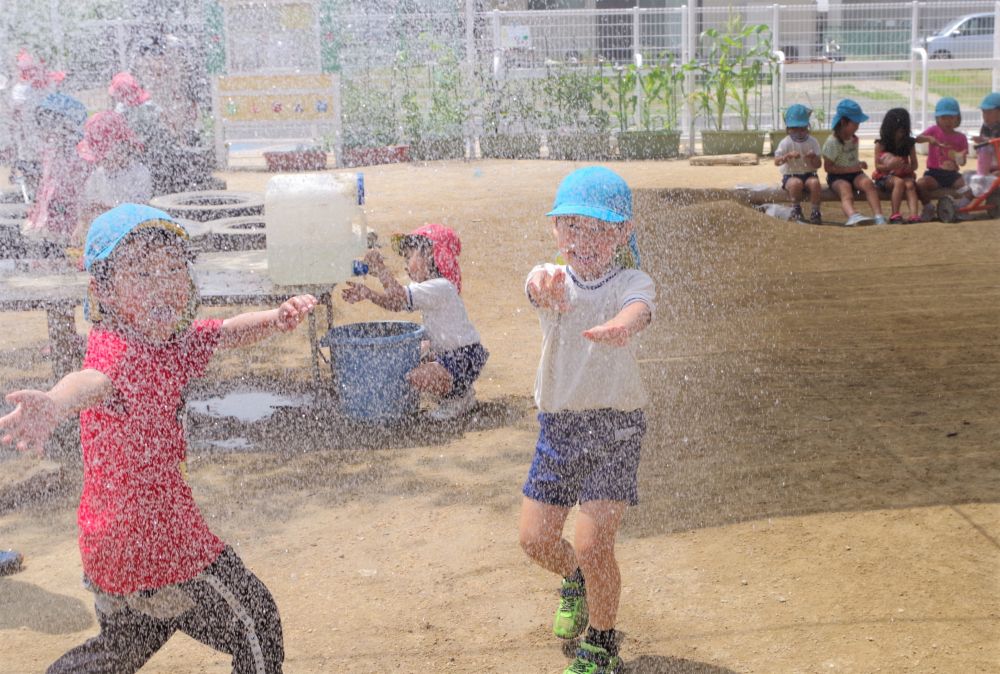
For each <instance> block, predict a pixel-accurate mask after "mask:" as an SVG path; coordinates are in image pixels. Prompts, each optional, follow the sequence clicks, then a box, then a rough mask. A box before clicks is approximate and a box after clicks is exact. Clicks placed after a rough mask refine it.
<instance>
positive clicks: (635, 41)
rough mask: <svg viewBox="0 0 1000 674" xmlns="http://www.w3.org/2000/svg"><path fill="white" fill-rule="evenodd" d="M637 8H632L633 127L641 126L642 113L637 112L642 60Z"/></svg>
mask: <svg viewBox="0 0 1000 674" xmlns="http://www.w3.org/2000/svg"><path fill="white" fill-rule="evenodd" d="M639 11H640V10H639V8H638V7H633V8H632V63H634V64H635V68H636V74H637V77H636V78H635V100H636V106H635V113H634V114H635V119H634V120H633V122H634V123H635V128H637V129H641V128H642V115H641V114H640V113H639V111H640V110H642V84H641V81H640V77H641V76H642V75H641V72H640V70H641V68H642V62H643V56H642V52H641V51H639V39H640V37H641V31H640V30H639Z"/></svg>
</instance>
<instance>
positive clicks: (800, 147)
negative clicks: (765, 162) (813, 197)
mask: <svg viewBox="0 0 1000 674" xmlns="http://www.w3.org/2000/svg"><path fill="white" fill-rule="evenodd" d="M789 152H798V153H799V155H801V156H800V157H799V158H798V159H790V160H789V161H788V163H787V164H782V165H781V166H779V167H778V168H779V169H780V170H781V174H782V175H794V174H797V173H816V169H815V168H814V167H812V166H810V165H809V164H807V163H806V160H805V156H806V155H807V154H809V153H810V152H812V153H813V154H815V155H816V156H817V157H819V156H820V152H821V150H820V147H819V141H818V140H816V139H815V138H813V137H812V136H809V137H808V138H806V139H805V140H804V141H802V142H801V143H796V142H795V141H794V140H792V137H791V136H785V137H784V138H782V139H781V142H780V143H778V149H777V150H775V151H774V156H775V157H784V156H785V155H786V154H788V153H789Z"/></svg>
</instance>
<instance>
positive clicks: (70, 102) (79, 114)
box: [35, 92, 87, 138]
mask: <svg viewBox="0 0 1000 674" xmlns="http://www.w3.org/2000/svg"><path fill="white" fill-rule="evenodd" d="M40 113H48V114H52V115H60V116H62V117H65V118H66V120H67V121H68V122H69V123H70V126H71V127H72V128H73V129H74V130H75V131H76V133H77V135H78V136H79V137H80V138H83V123H84V122H86V121H87V106H85V105H84V104H83V103H81V102H80V101H78V100H77V99H75V98H73V97H72V96H67V95H66V94H62V93H58V92H57V93H53V94H49V95H48V96H46V97H45V98H43V99H42V102H41V103H39V104H38V108H36V110H35V115H39V114H40Z"/></svg>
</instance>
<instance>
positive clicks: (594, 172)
mask: <svg viewBox="0 0 1000 674" xmlns="http://www.w3.org/2000/svg"><path fill="white" fill-rule="evenodd" d="M546 215H584V216H587V217H590V218H597V219H598V220H604V221H605V222H625V221H626V220H631V219H632V190H630V189H629V187H628V185H627V184H626V183H625V180H624V179H623V178H622V177H621V176H620V175H618V174H617V173H615V172H614V171H612V170H611V169H609V168H605V167H603V166H587V167H585V168H582V169H577V170H576V171H573V172H572V173H570V174H569V175H568V176H566V177H565V178H563V181H562V182H561V183H560V184H559V189H558V190H556V201H555V204H553V206H552V210H551V211H549V212H548V213H546Z"/></svg>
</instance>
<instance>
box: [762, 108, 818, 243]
mask: <svg viewBox="0 0 1000 674" xmlns="http://www.w3.org/2000/svg"><path fill="white" fill-rule="evenodd" d="M811 114H812V110H810V109H809V108H807V107H806V106H804V105H800V104H798V103H796V104H795V105H791V106H789V107H788V110H786V111H785V127H786V128H787V129H788V135H787V136H785V137H784V138H782V139H781V142H780V143H778V149H777V150H775V151H774V165H775V166H778V167H780V168H781V188H782V189H783V190H785V191H786V192H788V196H789V197H791V199H792V203H793V204H794V205H793V206H792V217H791V219H792V220H798V221H799V222H802V221H803V220H804V217H803V216H802V205H801V203H800V202H801V201H802V191H803V189H806V190H809V203H810V204H811V205H812V209H811V210H810V213H809V222H811V223H813V224H814V225H818V224H820V223H821V222H822V221H823V216H822V214H821V213H820V203H821V199H822V195H821V194H820V190H821V189H822V187H821V186H820V184H819V177H818V176H817V175H816V169H818V168H819V167H820V164H821V161H820V158H819V154H820V147H819V141H817V140H816V139H815V138H813V137H812V136H810V135H809V115H811Z"/></svg>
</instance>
